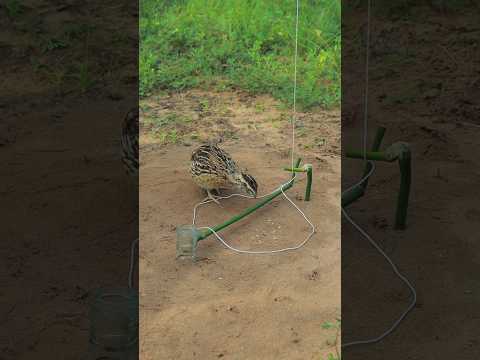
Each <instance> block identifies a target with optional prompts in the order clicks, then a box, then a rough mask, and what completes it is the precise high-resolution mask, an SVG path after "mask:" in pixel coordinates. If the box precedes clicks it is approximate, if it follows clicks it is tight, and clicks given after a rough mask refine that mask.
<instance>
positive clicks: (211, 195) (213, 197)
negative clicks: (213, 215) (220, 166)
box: [207, 190, 221, 206]
mask: <svg viewBox="0 0 480 360" xmlns="http://www.w3.org/2000/svg"><path fill="white" fill-rule="evenodd" d="M207 194H208V197H207V199H211V200H213V201H214V202H215V203H216V204H217V205H220V202H219V201H218V200H217V199H216V197H215V195H213V194H212V193H211V192H210V190H207ZM220 206H221V205H220Z"/></svg>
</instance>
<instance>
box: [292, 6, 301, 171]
mask: <svg viewBox="0 0 480 360" xmlns="http://www.w3.org/2000/svg"><path fill="white" fill-rule="evenodd" d="M299 15H300V0H297V15H296V19H295V56H294V70H293V74H294V75H293V116H292V169H293V167H294V166H295V162H294V152H295V126H296V122H297V58H298V22H299V20H298V19H299Z"/></svg>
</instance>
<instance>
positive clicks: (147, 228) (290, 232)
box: [140, 91, 340, 360]
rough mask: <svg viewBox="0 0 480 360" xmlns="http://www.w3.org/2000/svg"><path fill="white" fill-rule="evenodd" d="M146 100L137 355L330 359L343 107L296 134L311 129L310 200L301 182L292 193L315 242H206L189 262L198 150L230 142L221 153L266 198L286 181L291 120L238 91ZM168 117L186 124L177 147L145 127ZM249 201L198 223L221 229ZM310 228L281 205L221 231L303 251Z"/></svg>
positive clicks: (207, 210) (304, 119)
mask: <svg viewBox="0 0 480 360" xmlns="http://www.w3.org/2000/svg"><path fill="white" fill-rule="evenodd" d="M207 102H208V109H206V106H205V104H207ZM200 103H203V104H204V106H203V107H200V108H199V106H198V105H199V104H200ZM146 104H148V105H147V106H145V104H143V108H144V112H143V117H142V118H141V121H142V124H143V132H142V137H141V172H140V174H141V175H140V239H141V246H140V296H141V299H140V303H141V308H140V324H141V325H140V339H141V345H140V351H141V356H142V358H143V359H146V360H149V359H178V360H181V359H217V358H223V359H242V360H244V359H265V360H268V359H288V360H294V359H298V360H300V359H302V360H305V359H319V358H322V359H323V358H324V357H326V356H327V355H328V354H329V353H335V337H336V331H335V330H326V329H322V324H323V323H325V322H335V321H336V320H335V319H337V318H339V317H340V209H339V198H340V158H339V154H338V149H339V145H340V144H339V135H340V133H339V131H340V123H339V112H338V111H320V110H317V111H314V112H312V113H302V114H299V125H300V126H299V129H305V130H303V134H304V135H301V136H300V137H299V138H298V142H299V144H300V145H299V146H298V147H297V150H296V153H298V154H299V155H301V156H302V157H303V158H304V161H305V162H308V163H311V164H313V166H314V184H313V193H312V200H311V201H310V202H304V201H301V199H302V196H303V193H304V190H305V181H300V182H299V183H298V184H297V185H295V186H294V187H293V188H292V189H291V190H290V191H289V194H290V195H291V197H292V198H293V199H296V203H297V204H299V206H300V207H301V208H302V210H303V211H304V212H305V213H306V214H307V215H308V216H309V217H310V218H311V219H312V221H313V222H314V223H315V225H316V227H317V233H316V234H315V236H314V237H313V238H312V239H311V240H310V242H309V243H308V244H307V245H306V246H305V247H303V248H302V249H300V250H298V251H295V252H289V253H283V254H275V255H244V254H236V253H233V252H231V251H230V250H228V249H226V248H225V247H224V246H223V245H222V244H220V243H219V242H218V241H216V240H215V239H214V238H213V237H211V238H208V239H206V240H204V241H202V242H201V243H200V245H199V249H198V256H199V257H200V258H201V260H200V261H198V262H197V263H191V262H188V261H180V262H179V261H177V260H175V227H176V226H178V225H181V224H188V223H190V222H191V220H192V209H193V206H194V205H195V204H196V203H198V202H199V201H201V200H202V198H203V197H204V194H203V193H202V191H200V189H199V188H197V187H196V186H195V185H194V183H193V182H192V180H191V178H190V175H189V172H188V167H189V156H190V153H191V151H192V149H193V147H194V146H197V145H198V144H199V143H200V141H201V140H208V139H215V138H219V137H221V138H223V140H224V142H223V144H222V146H223V147H224V148H225V149H226V150H227V151H228V152H230V153H231V154H232V156H233V157H234V158H235V159H236V160H237V161H238V162H239V163H240V164H241V165H242V166H244V167H247V168H248V169H249V171H250V172H251V173H252V174H253V175H254V176H255V177H256V179H257V181H258V183H259V186H260V190H259V191H260V193H266V192H269V191H272V190H273V189H274V188H275V187H276V186H278V185H279V184H280V183H281V182H283V181H285V179H287V174H286V173H285V172H283V171H282V170H281V169H282V168H283V167H284V166H286V165H288V164H289V156H288V148H289V142H290V132H289V128H290V124H289V122H288V113H287V112H285V111H282V110H281V109H279V107H278V106H277V104H276V103H275V102H274V101H273V100H271V99H270V98H265V97H258V98H254V97H247V96H246V95H243V94H239V93H222V94H217V93H206V92H200V91H192V92H187V93H184V94H181V95H165V96H162V97H156V98H152V99H149V100H147V101H146ZM145 108H146V110H145ZM172 113H175V114H176V116H177V117H178V118H183V119H185V118H189V120H187V121H186V122H185V121H184V124H183V125H181V126H179V127H177V129H179V131H178V135H179V137H178V138H177V141H176V143H175V144H172V143H168V142H167V141H165V138H164V137H162V136H158V133H157V135H153V136H152V133H154V131H152V128H151V127H150V128H149V127H148V126H149V125H148V124H147V123H149V121H150V123H151V119H152V118H154V119H155V117H157V120H158V119H160V120H161V119H162V118H165V116H167V115H168V114H172ZM149 118H150V120H149ZM220 119H221V121H220ZM272 124H274V125H272ZM173 128H174V126H173V125H172V127H171V128H170V129H173ZM165 129H167V130H165ZM168 129H169V128H168V126H165V127H163V128H162V131H169V130H168ZM192 133H193V134H194V136H192ZM301 134H302V132H301ZM319 139H323V141H321V142H320V141H319ZM253 203H254V201H253V200H241V199H232V200H226V201H224V202H223V203H222V208H220V207H218V206H217V205H215V204H213V205H210V204H209V205H207V206H205V207H204V208H201V210H200V213H199V218H198V222H199V224H204V225H207V224H210V225H212V224H217V223H219V222H222V221H223V220H225V219H227V218H229V217H231V216H233V215H234V214H237V213H238V212H239V211H240V210H242V209H244V208H246V207H247V206H249V205H251V204H253ZM308 232H309V227H308V225H307V224H306V223H305V222H304V221H303V219H302V218H301V217H300V215H299V214H298V213H296V212H295V210H294V209H293V207H292V206H291V205H290V204H289V203H288V202H287V201H286V200H285V199H281V198H278V199H277V200H275V201H274V202H273V203H272V204H270V205H268V206H266V207H264V208H263V209H262V210H259V211H257V212H255V213H254V214H253V215H252V216H250V217H248V218H246V219H244V220H243V221H241V222H240V223H237V224H235V225H233V226H231V227H229V228H227V229H225V230H224V231H223V232H222V235H223V236H224V238H225V239H226V241H228V242H229V243H230V244H232V245H233V246H235V247H237V248H241V249H256V250H259V249H278V248H282V247H286V246H291V245H294V244H297V243H299V242H301V241H303V240H304V239H305V237H306V236H307V235H308Z"/></svg>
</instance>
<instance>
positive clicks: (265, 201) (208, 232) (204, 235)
mask: <svg viewBox="0 0 480 360" xmlns="http://www.w3.org/2000/svg"><path fill="white" fill-rule="evenodd" d="M301 161H302V159H301V158H299V159H298V160H297V163H296V165H295V167H297V168H298V167H299V166H300V162H301ZM294 175H295V174H293V175H292V179H293V177H294ZM293 183H294V181H293V180H292V181H290V182H289V183H287V184H286V185H283V186H282V187H281V188H280V189H278V190H277V191H275V192H274V193H272V194H270V195H269V196H267V197H265V198H264V199H263V200H261V201H260V202H258V203H257V204H255V205H254V206H251V207H249V208H248V209H246V210H244V211H243V212H242V213H240V214H238V215H236V216H234V217H232V218H231V219H230V220H227V221H225V222H224V223H222V224H220V225H217V226H215V227H213V230H214V231H215V232H219V231H220V230H223V229H224V228H226V227H227V226H230V225H232V224H233V223H235V222H237V221H239V220H241V219H243V218H244V217H246V216H248V215H250V214H251V213H253V212H254V211H255V210H258V209H260V208H261V207H262V206H264V205H266V204H268V203H269V202H270V201H272V200H273V199H275V198H276V197H277V196H278V195H280V194H281V193H282V190H283V191H286V190H288V189H290V188H291V187H292V186H293ZM212 234H213V231H212V230H210V229H206V230H204V231H202V234H201V235H200V237H199V239H198V240H203V239H205V238H207V237H208V236H210V235H212Z"/></svg>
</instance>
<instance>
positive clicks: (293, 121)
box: [192, 0, 315, 254]
mask: <svg viewBox="0 0 480 360" xmlns="http://www.w3.org/2000/svg"><path fill="white" fill-rule="evenodd" d="M296 10H297V14H296V21H295V59H294V79H293V116H292V150H291V155H292V170H293V168H294V167H295V162H294V154H295V123H296V114H297V58H298V27H299V26H298V24H299V13H300V0H297V9H296ZM296 177H297V175H296V174H295V173H294V176H293V177H292V178H291V179H290V180H289V181H288V182H286V183H284V184H282V185H281V186H279V187H278V188H277V189H275V190H273V191H272V192H271V193H269V194H266V195H262V196H259V197H257V199H258V198H264V197H266V196H269V195H271V194H273V193H274V192H275V191H278V190H281V191H282V195H283V196H284V197H285V199H287V201H288V202H289V203H290V204H291V205H293V206H294V207H295V209H296V210H297V211H298V212H299V213H300V214H301V215H302V217H303V218H304V219H305V221H306V222H307V223H308V224H309V225H310V228H311V232H310V233H309V235H308V236H307V238H306V239H305V240H304V241H302V242H301V243H300V244H298V245H296V246H293V247H287V248H283V249H277V250H261V251H252V250H241V249H236V248H234V247H233V246H231V245H229V244H228V243H227V242H226V241H225V240H224V239H223V238H222V237H221V236H220V235H219V234H218V233H217V232H216V231H215V230H213V229H212V228H211V227H208V226H204V227H201V228H199V229H208V230H210V231H211V232H212V233H213V234H214V235H215V237H216V238H217V239H218V240H219V241H220V242H221V243H222V244H223V245H225V246H226V247H227V248H228V249H230V250H232V251H235V252H237V253H242V254H275V253H280V252H285V251H291V250H297V249H300V248H301V247H302V246H304V245H305V244H306V243H307V242H308V241H309V240H310V238H311V237H312V236H313V234H315V225H313V223H312V222H311V221H310V220H309V219H308V217H307V216H306V215H305V213H304V212H303V211H302V210H300V208H299V207H298V206H297V205H296V204H295V203H294V202H293V201H292V200H291V199H290V198H289V197H288V196H287V194H285V192H284V191H283V188H284V187H285V186H286V185H287V184H289V183H291V182H292V181H294V180H295V178H296ZM234 196H240V197H244V198H253V197H251V196H247V195H243V194H231V195H227V196H221V197H216V199H229V198H231V197H234ZM211 201H213V200H212V199H208V200H205V201H202V202H200V203H198V204H197V205H195V207H194V208H193V221H192V225H195V220H196V217H197V209H198V207H200V206H202V205H205V204H208V203H209V202H211Z"/></svg>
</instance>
